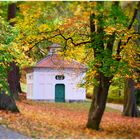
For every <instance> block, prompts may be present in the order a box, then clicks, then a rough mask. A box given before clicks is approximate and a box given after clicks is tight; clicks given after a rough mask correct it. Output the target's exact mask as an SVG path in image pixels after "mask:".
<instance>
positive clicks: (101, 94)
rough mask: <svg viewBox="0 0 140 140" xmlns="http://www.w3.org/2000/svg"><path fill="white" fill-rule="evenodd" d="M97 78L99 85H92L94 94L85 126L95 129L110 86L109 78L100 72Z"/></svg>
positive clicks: (97, 127) (102, 111) (103, 108)
mask: <svg viewBox="0 0 140 140" xmlns="http://www.w3.org/2000/svg"><path fill="white" fill-rule="evenodd" d="M97 79H98V81H99V85H97V86H95V87H94V95H93V98H92V103H91V107H90V110H89V115H88V122H87V127H88V128H91V129H95V130H98V129H99V125H100V122H101V118H102V116H103V113H104V110H105V106H106V101H107V96H108V90H109V87H110V78H108V77H105V76H104V75H103V74H102V73H99V75H98V77H97Z"/></svg>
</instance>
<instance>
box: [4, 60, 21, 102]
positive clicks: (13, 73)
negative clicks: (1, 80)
mask: <svg viewBox="0 0 140 140" xmlns="http://www.w3.org/2000/svg"><path fill="white" fill-rule="evenodd" d="M10 69H11V70H10V71H9V72H8V78H7V80H8V84H9V89H10V93H11V95H12V96H13V97H14V98H15V99H16V100H18V98H19V94H18V93H19V92H21V88H20V81H19V80H20V75H19V67H18V66H16V64H15V62H11V63H10Z"/></svg>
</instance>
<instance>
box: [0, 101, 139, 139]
mask: <svg viewBox="0 0 140 140" xmlns="http://www.w3.org/2000/svg"><path fill="white" fill-rule="evenodd" d="M17 105H18V107H19V109H20V111H21V113H20V114H12V113H10V112H4V111H0V117H2V120H0V124H4V125H6V126H7V127H9V128H12V129H13V130H14V129H15V130H16V131H18V132H20V133H21V134H24V135H27V136H29V137H32V138H47V139H49V138H58V139H61V138H78V139H80V138H82V139H87V138H129V139H130V138H140V131H139V130H140V119H139V118H130V117H123V116H122V115H121V113H120V112H116V111H115V110H112V109H107V111H106V112H105V114H104V116H103V119H102V122H101V129H100V130H99V131H93V130H89V129H87V128H86V127H85V126H86V122H87V115H88V110H89V106H90V103H41V102H31V101H24V102H18V103H17Z"/></svg>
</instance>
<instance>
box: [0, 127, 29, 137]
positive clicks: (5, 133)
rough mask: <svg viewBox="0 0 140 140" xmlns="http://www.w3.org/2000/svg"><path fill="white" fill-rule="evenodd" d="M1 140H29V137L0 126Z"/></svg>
mask: <svg viewBox="0 0 140 140" xmlns="http://www.w3.org/2000/svg"><path fill="white" fill-rule="evenodd" d="M0 139H29V137H27V136H24V135H22V134H20V133H18V132H15V131H13V130H11V129H8V128H6V127H4V126H1V125H0Z"/></svg>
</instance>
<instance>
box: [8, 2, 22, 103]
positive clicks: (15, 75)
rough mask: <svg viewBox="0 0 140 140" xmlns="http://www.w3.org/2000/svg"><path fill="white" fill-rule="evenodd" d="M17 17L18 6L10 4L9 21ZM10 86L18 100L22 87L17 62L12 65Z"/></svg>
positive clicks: (9, 75) (9, 73) (12, 23)
mask: <svg viewBox="0 0 140 140" xmlns="http://www.w3.org/2000/svg"><path fill="white" fill-rule="evenodd" d="M15 16H16V4H15V3H10V4H9V5H8V20H10V19H12V18H15ZM14 24H15V22H10V25H12V26H14ZM7 80H8V84H9V89H10V92H11V94H12V96H13V97H14V98H15V99H16V100H18V98H19V96H18V92H22V91H21V86H20V71H19V67H18V66H17V65H16V62H14V61H13V62H11V63H10V71H9V72H8V77H7Z"/></svg>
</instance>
